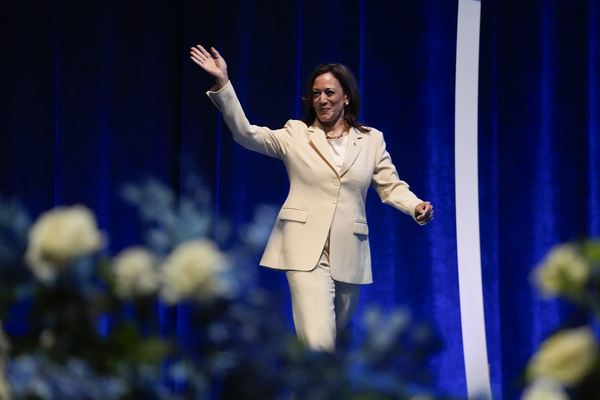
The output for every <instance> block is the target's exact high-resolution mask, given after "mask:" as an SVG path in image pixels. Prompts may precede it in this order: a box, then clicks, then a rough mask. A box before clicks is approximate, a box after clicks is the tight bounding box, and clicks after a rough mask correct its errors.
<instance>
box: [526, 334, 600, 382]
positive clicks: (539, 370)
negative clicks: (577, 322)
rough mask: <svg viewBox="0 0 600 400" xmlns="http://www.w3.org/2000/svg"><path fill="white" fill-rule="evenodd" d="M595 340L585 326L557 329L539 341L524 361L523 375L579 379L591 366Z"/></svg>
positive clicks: (567, 379)
mask: <svg viewBox="0 0 600 400" xmlns="http://www.w3.org/2000/svg"><path fill="white" fill-rule="evenodd" d="M597 356H598V344H597V343H596V339H595V337H594V332H593V331H592V329H591V328H590V327H588V326H583V327H580V328H576V329H567V330H563V331H560V332H558V333H556V334H554V335H552V336H551V337H549V338H548V339H546V340H545V341H544V342H542V344H541V345H540V348H539V349H538V351H537V353H536V354H534V355H533V357H532V358H531V359H530V360H529V363H528V365H527V372H526V374H527V378H528V379H530V380H531V379H535V378H539V377H545V378H550V379H554V380H555V381H557V382H560V383H562V384H564V385H567V386H568V385H572V384H575V383H577V382H579V381H580V380H581V379H582V378H583V377H584V376H585V375H586V374H587V373H588V372H589V371H590V370H591V369H592V367H593V366H594V364H595V362H596V358H597Z"/></svg>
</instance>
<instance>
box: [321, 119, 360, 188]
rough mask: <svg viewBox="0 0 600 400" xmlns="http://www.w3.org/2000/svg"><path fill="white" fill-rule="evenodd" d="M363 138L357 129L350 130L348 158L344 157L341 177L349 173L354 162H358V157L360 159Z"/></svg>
mask: <svg viewBox="0 0 600 400" xmlns="http://www.w3.org/2000/svg"><path fill="white" fill-rule="evenodd" d="M362 138H363V137H362V135H359V134H358V132H357V131H356V128H352V129H350V132H348V144H347V145H346V156H345V157H344V163H343V164H342V169H341V170H340V176H344V174H345V173H346V172H348V170H349V169H350V167H351V166H352V164H354V161H356V157H358V154H359V153H360V150H361V149H362ZM325 144H327V143H325Z"/></svg>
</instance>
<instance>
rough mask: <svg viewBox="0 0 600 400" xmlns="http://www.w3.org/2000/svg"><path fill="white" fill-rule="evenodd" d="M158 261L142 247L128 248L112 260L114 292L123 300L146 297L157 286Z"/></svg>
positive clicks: (154, 290)
mask: <svg viewBox="0 0 600 400" xmlns="http://www.w3.org/2000/svg"><path fill="white" fill-rule="evenodd" d="M157 266H158V260H157V259H156V257H154V256H153V255H152V253H150V252H149V251H148V250H146V249H145V248H143V247H130V248H127V249H125V250H123V251H122V252H120V253H119V254H118V255H117V256H116V257H115V259H114V260H113V265H112V268H113V273H114V275H115V290H116V292H117V294H118V295H119V296H120V297H122V298H125V299H130V298H134V297H139V296H148V295H151V294H153V293H155V292H156V291H157V290H158V286H159V276H158V271H157Z"/></svg>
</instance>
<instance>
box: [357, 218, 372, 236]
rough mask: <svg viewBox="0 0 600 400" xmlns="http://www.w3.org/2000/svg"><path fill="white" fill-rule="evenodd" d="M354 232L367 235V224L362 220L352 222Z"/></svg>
mask: <svg viewBox="0 0 600 400" xmlns="http://www.w3.org/2000/svg"><path fill="white" fill-rule="evenodd" d="M354 234H355V235H368V234H369V225H367V223H366V222H363V221H356V222H354Z"/></svg>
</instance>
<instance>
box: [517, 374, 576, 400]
mask: <svg viewBox="0 0 600 400" xmlns="http://www.w3.org/2000/svg"><path fill="white" fill-rule="evenodd" d="M521 400H569V396H567V394H566V393H565V391H564V389H563V387H562V385H561V384H560V383H558V382H556V381H555V380H553V379H548V378H537V379H535V380H534V381H533V382H532V384H531V385H529V386H528V387H527V389H526V390H525V391H524V392H523V395H522V396H521Z"/></svg>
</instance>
